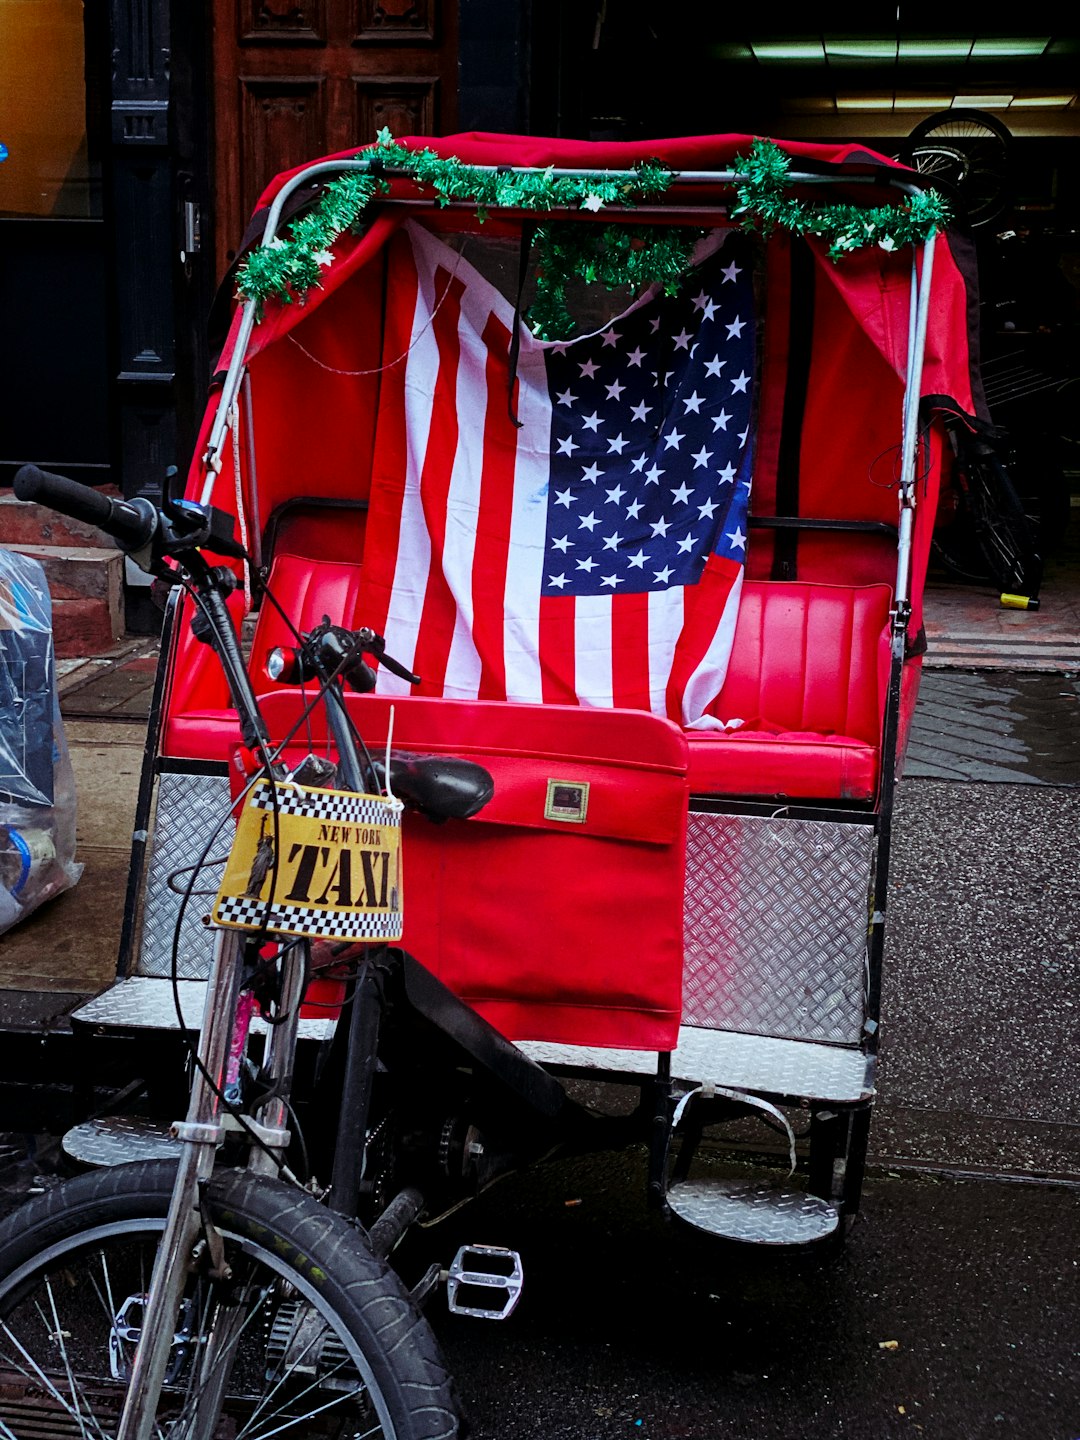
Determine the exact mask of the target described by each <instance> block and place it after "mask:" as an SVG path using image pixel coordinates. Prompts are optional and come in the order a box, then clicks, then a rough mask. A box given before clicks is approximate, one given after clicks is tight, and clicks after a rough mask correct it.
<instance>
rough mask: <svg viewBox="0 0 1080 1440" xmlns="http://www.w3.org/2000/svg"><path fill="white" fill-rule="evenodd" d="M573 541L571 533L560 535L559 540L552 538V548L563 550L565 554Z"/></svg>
mask: <svg viewBox="0 0 1080 1440" xmlns="http://www.w3.org/2000/svg"><path fill="white" fill-rule="evenodd" d="M573 543H574V542H573V540H571V539H570V537H569V535H560V536H559V538H558V539H557V540H552V542H551V548H552V549H553V550H561V551H562V552H563V554H564V555H565V554H566V552H567V551H568V550H569V549H570V548H571V546H572V545H573Z"/></svg>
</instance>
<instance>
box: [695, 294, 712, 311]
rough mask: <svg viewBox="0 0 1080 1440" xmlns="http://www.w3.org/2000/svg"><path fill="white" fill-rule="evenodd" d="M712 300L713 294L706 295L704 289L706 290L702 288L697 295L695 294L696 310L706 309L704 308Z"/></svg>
mask: <svg viewBox="0 0 1080 1440" xmlns="http://www.w3.org/2000/svg"><path fill="white" fill-rule="evenodd" d="M711 301H712V296H711V295H706V293H705V291H704V290H701V291H699V292H698V294H697V295H695V296H694V309H695V310H704V309H705V306H706V305H708V304H710V303H711Z"/></svg>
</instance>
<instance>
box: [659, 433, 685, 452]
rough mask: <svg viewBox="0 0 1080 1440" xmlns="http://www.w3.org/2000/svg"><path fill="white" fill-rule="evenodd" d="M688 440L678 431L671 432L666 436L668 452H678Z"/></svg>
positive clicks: (665, 444) (665, 442)
mask: <svg viewBox="0 0 1080 1440" xmlns="http://www.w3.org/2000/svg"><path fill="white" fill-rule="evenodd" d="M685 439H686V436H685V435H683V434H681V433H680V432H679V431H678V430H669V431H668V433H667V434H666V435H665V436H664V447H665V449H668V450H678V448H679V446H680V445H681V444H682V442H683V441H684V440H685Z"/></svg>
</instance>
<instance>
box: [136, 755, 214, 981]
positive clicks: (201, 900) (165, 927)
mask: <svg viewBox="0 0 1080 1440" xmlns="http://www.w3.org/2000/svg"><path fill="white" fill-rule="evenodd" d="M229 803H230V802H229V779H228V776H227V775H176V774H165V775H159V776H158V782H157V812H156V815H155V819H154V833H153V840H152V844H151V849H150V862H149V865H148V867H147V876H146V891H145V894H144V897H143V909H142V937H141V944H140V946H139V952H138V957H137V959H136V961H135V964H134V966H133V967H132V974H133V975H157V976H162V975H171V974H172V952H173V936H174V933H175V930H176V917H177V914H178V913H179V910H180V904H181V900H182V891H183V889H184V887H185V886H186V884H187V881H188V878H189V876H190V871H189V872H188V873H187V874H182V875H178V877H177V880H176V882H175V883H176V885H177V887H178V889H179V890H180V891H181V893H180V894H178V893H176V891H175V890H174V889H173V888H172V886H171V885H170V883H169V877H170V876H171V875H174V874H176V873H177V872H178V871H180V870H182V869H183V867H184V866H189V865H196V864H198V862H199V860H200V858H201V856H202V853H203V851H204V849H205V848H206V845H207V842H208V841H210V839H211V836H213V835H214V833H215V830H216V831H217V836H216V839H214V841H213V845H212V848H211V850H210V851H209V852H208V853H209V854H210V856H211V857H214V856H220V857H222V859H221V861H220V863H218V864H216V865H204V866H203V868H202V869H201V870H200V872H199V875H198V877H197V879H196V882H195V886H194V889H195V891H197V892H198V893H196V894H192V896H191V899H190V900H189V901H188V903H187V906H186V907H185V910H184V919H183V923H182V925H181V928H180V944H179V949H178V954H177V974H178V975H179V976H180V977H181V979H184V980H200V979H204V978H205V977H206V976H207V975H208V974H209V972H210V959H211V957H212V955H213V952H214V935H213V931H211V930H207V928H206V927H205V926H204V925H203V923H202V917H203V916H204V915H205V914H207V913H208V912H209V910H210V905H211V902H212V900H213V898H214V896H215V895H216V894H217V892H218V886H219V885H220V883H221V873H222V870H223V869H224V856H225V855H226V854H227V853H228V850H229V846H230V845H231V844H232V838H233V835H234V833H235V831H236V826H235V824H234V823H233V819H232V816H231V815H230V814H229ZM219 826H220V829H218V827H219Z"/></svg>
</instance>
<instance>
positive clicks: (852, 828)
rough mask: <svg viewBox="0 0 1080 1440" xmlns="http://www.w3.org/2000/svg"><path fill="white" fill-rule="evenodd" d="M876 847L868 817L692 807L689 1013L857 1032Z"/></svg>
mask: <svg viewBox="0 0 1080 1440" xmlns="http://www.w3.org/2000/svg"><path fill="white" fill-rule="evenodd" d="M873 848H874V835H873V831H872V828H871V827H870V826H869V825H862V824H850V825H849V824H843V823H839V822H836V821H827V820H785V819H779V818H777V819H772V818H767V819H765V818H758V817H756V816H745V815H712V814H703V813H700V812H691V814H690V817H689V826H688V832H687V840H686V910H685V952H684V954H685V960H684V969H683V1020H684V1021H685V1023H686V1024H688V1025H703V1026H709V1027H716V1028H719V1029H725V1030H737V1031H742V1032H744V1033H746V1034H751V1035H769V1036H779V1037H785V1038H788V1039H793V1040H819V1041H826V1042H829V1043H832V1044H841V1045H844V1044H856V1043H858V1041H859V1038H860V1034H861V1030H862V1023H863V1019H864V1010H863V1005H864V983H865V982H864V971H865V964H866V931H867V913H868V912H867V905H868V897H869V890H870V878H871V868H872V863H873Z"/></svg>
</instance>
